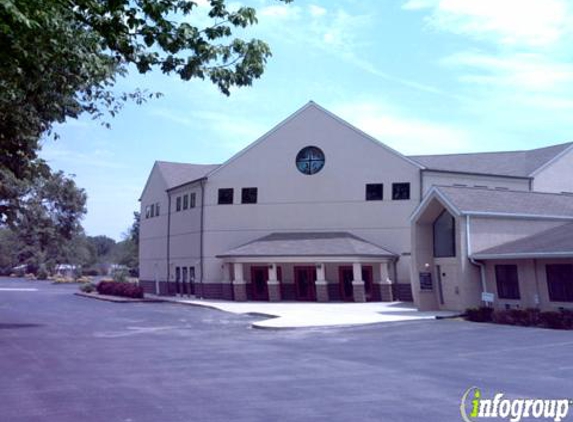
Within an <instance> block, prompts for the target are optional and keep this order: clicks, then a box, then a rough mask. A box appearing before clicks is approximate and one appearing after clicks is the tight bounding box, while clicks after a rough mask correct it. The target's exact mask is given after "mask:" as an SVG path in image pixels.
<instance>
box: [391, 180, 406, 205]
mask: <svg viewBox="0 0 573 422" xmlns="http://www.w3.org/2000/svg"><path fill="white" fill-rule="evenodd" d="M392 199H393V200H394V201H401V200H406V199H410V184H409V183H392Z"/></svg>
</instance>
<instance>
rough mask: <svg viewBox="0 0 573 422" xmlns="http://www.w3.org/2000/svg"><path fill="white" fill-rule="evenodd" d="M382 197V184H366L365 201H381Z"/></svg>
mask: <svg viewBox="0 0 573 422" xmlns="http://www.w3.org/2000/svg"><path fill="white" fill-rule="evenodd" d="M383 197H384V185H383V184H382V183H368V184H367V185H366V200H367V201H382V199H383Z"/></svg>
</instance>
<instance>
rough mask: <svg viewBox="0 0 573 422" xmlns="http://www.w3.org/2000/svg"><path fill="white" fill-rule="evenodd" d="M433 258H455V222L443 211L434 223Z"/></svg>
mask: <svg viewBox="0 0 573 422" xmlns="http://www.w3.org/2000/svg"><path fill="white" fill-rule="evenodd" d="M433 231H434V257H436V258H443V257H451V256H456V221H455V219H454V217H453V216H452V215H451V214H450V213H449V212H447V211H446V210H444V211H443V212H442V213H441V214H440V215H439V216H438V218H436V220H435V221H434V227H433Z"/></svg>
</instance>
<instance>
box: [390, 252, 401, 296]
mask: <svg viewBox="0 0 573 422" xmlns="http://www.w3.org/2000/svg"><path fill="white" fill-rule="evenodd" d="M399 259H400V257H399V256H398V257H396V258H394V259H393V260H392V279H393V282H392V285H391V287H390V294H391V296H392V301H393V302H395V301H396V298H395V297H394V287H396V290H398V269H397V267H398V265H397V264H398V260H399ZM396 296H398V294H396Z"/></svg>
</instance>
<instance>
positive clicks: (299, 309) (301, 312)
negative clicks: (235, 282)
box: [146, 295, 459, 329]
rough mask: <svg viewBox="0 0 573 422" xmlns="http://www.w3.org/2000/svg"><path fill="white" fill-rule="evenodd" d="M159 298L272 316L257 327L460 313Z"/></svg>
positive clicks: (391, 305) (393, 305)
mask: <svg viewBox="0 0 573 422" xmlns="http://www.w3.org/2000/svg"><path fill="white" fill-rule="evenodd" d="M146 296H149V297H155V296H153V295H146ZM160 298H161V299H163V300H165V301H167V302H173V303H181V304H186V305H193V306H204V307H208V308H214V309H219V310H221V311H225V312H231V313H235V314H257V315H261V316H265V315H266V316H269V317H271V318H270V319H265V320H262V321H257V322H254V323H253V324H252V325H253V327H255V328H275V329H277V328H309V327H340V326H352V325H364V324H374V323H379V322H397V321H414V320H421V319H435V318H436V317H453V316H456V315H458V314H459V312H450V311H431V312H420V311H418V310H417V309H416V308H415V307H414V306H413V305H412V304H409V303H404V302H368V303H340V302H332V303H316V302H311V303H308V302H306V303H305V302H232V301H222V300H204V299H185V298H178V297H165V296H161V297H160Z"/></svg>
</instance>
